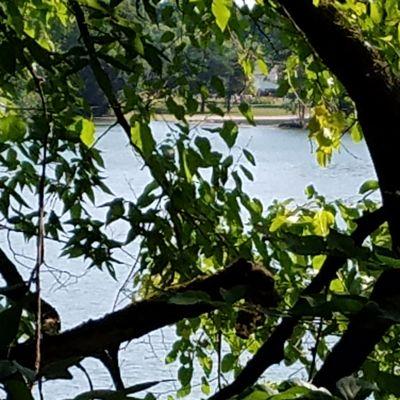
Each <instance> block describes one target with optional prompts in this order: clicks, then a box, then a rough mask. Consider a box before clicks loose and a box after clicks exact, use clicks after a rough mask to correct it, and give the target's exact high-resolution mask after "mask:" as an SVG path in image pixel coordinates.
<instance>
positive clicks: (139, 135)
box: [131, 121, 155, 158]
mask: <svg viewBox="0 0 400 400" xmlns="http://www.w3.org/2000/svg"><path fill="white" fill-rule="evenodd" d="M131 139H132V143H133V145H134V146H135V147H136V148H137V149H138V150H139V151H140V152H141V153H142V154H143V156H144V157H146V158H147V157H149V156H150V155H151V153H152V152H153V150H154V148H155V141H154V138H153V135H152V134H151V130H150V127H149V126H148V125H146V124H144V123H142V122H139V121H135V123H134V125H133V126H132V127H131Z"/></svg>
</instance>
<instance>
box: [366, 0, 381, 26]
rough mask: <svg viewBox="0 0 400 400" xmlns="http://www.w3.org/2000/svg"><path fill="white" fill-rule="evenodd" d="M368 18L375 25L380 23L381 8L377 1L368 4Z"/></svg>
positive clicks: (373, 0)
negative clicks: (369, 17)
mask: <svg viewBox="0 0 400 400" xmlns="http://www.w3.org/2000/svg"><path fill="white" fill-rule="evenodd" d="M369 4H370V7H371V8H370V16H371V19H372V21H373V22H374V23H375V24H379V23H380V22H381V21H382V16H383V14H382V8H381V5H380V4H379V2H378V1H377V0H372V1H371V2H370V3H369Z"/></svg>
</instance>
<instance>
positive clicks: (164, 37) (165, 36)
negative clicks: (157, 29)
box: [160, 31, 175, 43]
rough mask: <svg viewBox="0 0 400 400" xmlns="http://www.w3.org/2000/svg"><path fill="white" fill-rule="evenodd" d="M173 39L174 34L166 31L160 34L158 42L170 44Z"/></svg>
mask: <svg viewBox="0 0 400 400" xmlns="http://www.w3.org/2000/svg"><path fill="white" fill-rule="evenodd" d="M174 38H175V35H174V32H171V31H166V32H164V33H163V34H162V36H161V39H160V40H161V42H162V43H166V42H170V41H171V40H174Z"/></svg>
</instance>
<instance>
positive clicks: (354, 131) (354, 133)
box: [350, 122, 364, 143]
mask: <svg viewBox="0 0 400 400" xmlns="http://www.w3.org/2000/svg"><path fill="white" fill-rule="evenodd" d="M350 135H351V138H352V139H353V142H354V143H358V142H361V140H362V139H363V137H364V136H363V133H362V129H361V126H360V124H359V123H358V122H356V123H355V124H354V125H353V126H352V127H351V130H350Z"/></svg>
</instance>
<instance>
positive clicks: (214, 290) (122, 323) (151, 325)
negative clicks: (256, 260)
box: [10, 260, 277, 375]
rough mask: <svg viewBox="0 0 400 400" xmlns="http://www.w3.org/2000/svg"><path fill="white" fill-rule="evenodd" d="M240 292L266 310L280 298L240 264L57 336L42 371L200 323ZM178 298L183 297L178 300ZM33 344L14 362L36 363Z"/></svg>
mask: <svg viewBox="0 0 400 400" xmlns="http://www.w3.org/2000/svg"><path fill="white" fill-rule="evenodd" d="M238 286H242V287H243V289H244V294H243V298H245V299H247V300H249V301H253V302H254V300H255V299H256V298H257V299H258V300H259V301H260V300H262V302H263V303H264V304H263V305H264V306H274V305H275V304H276V299H277V294H276V292H275V290H274V282H273V278H272V276H271V275H270V273H269V272H268V271H267V270H265V269H263V268H261V267H258V266H255V265H253V264H251V263H249V262H246V261H244V260H238V261H236V262H235V263H233V264H232V265H231V266H230V267H228V268H226V269H224V270H223V271H221V272H219V273H217V274H215V275H212V276H208V277H201V278H197V279H195V280H193V281H192V282H189V283H187V284H184V285H180V286H179V287H176V288H173V289H171V290H169V291H167V292H166V293H165V294H163V295H160V296H155V297H153V298H150V299H147V300H142V301H138V302H136V303H133V304H131V305H129V306H127V307H125V308H123V309H121V310H119V311H116V312H113V313H111V314H108V315H106V316H104V317H103V318H100V319H97V320H89V321H87V322H85V323H83V324H82V325H80V326H77V327H76V328H73V329H71V330H68V331H66V332H64V333H62V334H59V335H56V336H47V337H44V338H43V342H42V370H41V373H42V374H43V375H46V370H49V369H51V366H52V365H53V366H54V364H56V363H59V362H63V363H64V362H65V363H66V365H68V360H69V359H71V364H69V365H72V364H74V363H75V362H76V359H79V358H80V359H82V358H84V357H89V356H96V355H98V354H99V353H101V352H102V351H104V350H106V349H110V348H113V347H114V348H115V347H116V346H118V345H119V344H120V343H122V342H125V341H129V340H132V339H135V338H139V337H141V336H143V335H145V334H147V333H149V332H151V331H154V330H156V329H159V328H162V327H164V326H166V325H170V324H174V323H176V322H178V321H179V320H181V319H183V318H193V317H197V316H199V315H201V314H204V313H206V312H210V311H213V310H215V309H217V308H219V307H221V306H222V305H223V304H226V302H225V300H224V297H223V293H222V292H223V291H226V290H231V289H234V288H235V287H238ZM193 291H195V292H203V293H204V294H205V295H207V296H208V297H209V299H210V300H209V301H208V300H207V301H206V300H200V299H199V300H198V301H196V302H194V303H193V302H188V303H189V304H181V303H185V301H184V300H183V301H182V302H180V301H179V299H178V300H177V301H173V300H171V297H172V296H175V295H178V294H184V293H193ZM178 297H179V296H178ZM34 354H35V351H34V343H33V342H32V341H28V342H26V343H23V344H18V345H16V346H15V347H14V348H13V349H11V352H10V358H11V359H14V360H16V361H18V362H19V363H21V364H23V365H25V366H27V367H31V366H32V365H33V362H34Z"/></svg>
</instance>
